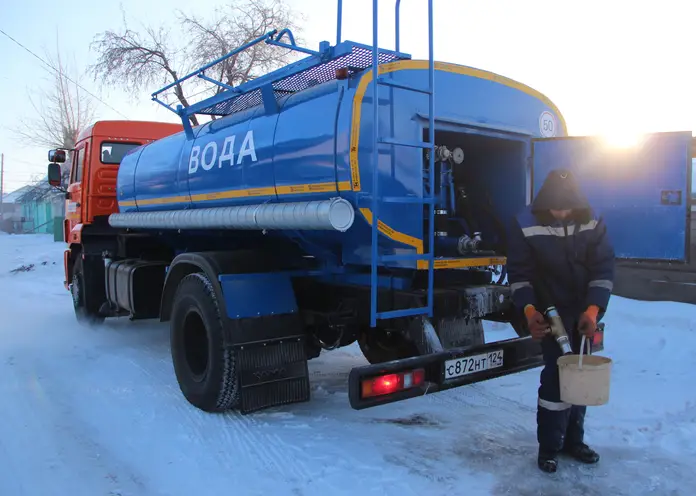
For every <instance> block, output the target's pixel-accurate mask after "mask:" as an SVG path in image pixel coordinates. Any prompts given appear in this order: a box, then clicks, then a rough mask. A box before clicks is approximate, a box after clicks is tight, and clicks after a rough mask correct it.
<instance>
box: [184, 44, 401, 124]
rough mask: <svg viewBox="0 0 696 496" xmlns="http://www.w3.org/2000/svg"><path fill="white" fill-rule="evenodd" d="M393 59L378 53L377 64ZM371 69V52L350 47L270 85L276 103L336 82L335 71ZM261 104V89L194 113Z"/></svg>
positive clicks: (218, 112) (230, 110)
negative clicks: (349, 51) (292, 95)
mask: <svg viewBox="0 0 696 496" xmlns="http://www.w3.org/2000/svg"><path fill="white" fill-rule="evenodd" d="M397 59H399V56H398V55H397V54H394V53H381V52H380V53H379V54H378V60H379V63H380V64H384V63H387V62H392V61H394V60H397ZM371 66H372V49H370V48H366V47H361V46H354V47H352V50H351V53H349V54H346V55H342V56H341V57H338V58H335V59H332V60H329V61H328V62H326V63H324V64H320V65H317V66H315V67H312V68H310V69H307V70H305V71H301V72H298V73H296V74H292V75H290V76H287V77H284V78H282V79H279V80H278V81H276V82H274V83H273V93H274V94H275V97H276V101H277V100H279V99H280V98H282V97H284V96H286V95H290V94H292V93H296V92H298V91H302V90H306V89H307V88H311V87H313V86H316V85H318V84H322V83H326V82H327V81H333V80H334V79H336V70H337V69H343V68H348V69H349V70H353V71H360V70H363V69H366V68H368V67H371ZM262 102H263V100H262V97H261V90H260V89H256V90H252V91H250V92H248V93H242V94H241V95H238V96H233V97H231V98H230V99H229V100H226V101H224V102H220V103H218V104H216V105H212V106H210V107H207V108H205V109H203V110H200V111H199V112H198V113H200V114H208V115H219V116H224V115H230V114H234V113H236V112H241V111H242V110H246V109H248V108H251V107H255V106H257V105H261V103H262Z"/></svg>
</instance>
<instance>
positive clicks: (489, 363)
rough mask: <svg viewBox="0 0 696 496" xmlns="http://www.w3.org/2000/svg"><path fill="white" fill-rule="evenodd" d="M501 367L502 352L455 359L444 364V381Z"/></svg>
mask: <svg viewBox="0 0 696 496" xmlns="http://www.w3.org/2000/svg"><path fill="white" fill-rule="evenodd" d="M502 366H503V350H495V351H489V352H488V353H481V354H480V355H474V356H468V357H464V358H455V359H453V360H447V361H446V362H445V379H452V378H454V377H461V376H463V375H468V374H475V373H476V372H483V371H484V370H491V369H497V368H498V367H502Z"/></svg>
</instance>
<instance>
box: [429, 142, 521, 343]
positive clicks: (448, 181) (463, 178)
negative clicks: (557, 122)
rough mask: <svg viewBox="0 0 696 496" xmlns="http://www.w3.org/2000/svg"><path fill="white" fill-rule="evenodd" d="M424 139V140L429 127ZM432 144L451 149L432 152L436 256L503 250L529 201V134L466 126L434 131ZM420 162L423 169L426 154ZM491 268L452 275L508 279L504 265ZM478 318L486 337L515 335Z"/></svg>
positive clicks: (470, 278) (481, 280)
mask: <svg viewBox="0 0 696 496" xmlns="http://www.w3.org/2000/svg"><path fill="white" fill-rule="evenodd" d="M424 139H426V140H427V139H428V136H427V130H426V132H425V136H424ZM435 144H436V146H437V147H446V149H447V150H448V151H449V152H450V153H451V157H449V159H448V160H444V161H440V160H439V158H443V150H442V149H439V151H438V152H436V160H435V162H436V167H435V197H436V208H435V211H436V214H438V213H439V214H440V215H436V219H438V217H439V220H436V228H435V230H436V235H435V256H436V257H440V256H442V257H460V258H461V257H463V258H471V257H490V256H505V255H507V236H506V233H507V229H508V227H509V223H510V221H511V220H512V219H513V217H514V216H515V214H517V213H518V212H519V211H520V210H521V209H523V208H524V207H525V205H526V204H527V203H528V200H529V196H530V192H531V190H530V185H531V180H530V179H531V178H530V177H529V175H530V168H529V163H530V162H529V160H530V154H531V143H530V140H529V138H528V137H525V136H521V135H514V134H509V135H507V134H504V133H499V132H496V133H487V132H485V131H484V132H479V131H477V130H470V129H462V130H461V131H449V130H446V131H445V130H438V131H436V134H435ZM444 153H445V154H446V153H447V152H444ZM424 164H425V167H426V169H427V167H428V160H427V158H426V159H425V162H424ZM448 169H449V170H448ZM453 205H454V208H452V206H453ZM445 219H446V221H445ZM495 269H496V272H493V271H491V269H490V268H488V267H478V268H471V269H463V271H465V272H466V273H467V275H466V276H464V274H461V272H462V271H459V270H457V271H454V272H457V273H459V275H458V276H454V277H456V279H458V280H466V281H467V282H469V283H474V284H481V283H484V284H486V283H489V282H493V283H503V284H504V283H506V282H507V271H506V270H505V267H504V266H498V267H496V268H495ZM447 272H450V271H447ZM462 276H464V277H462ZM481 323H482V324H483V328H484V335H485V342H494V341H501V340H505V339H510V338H514V337H518V335H517V333H516V332H515V330H514V329H513V327H512V326H511V325H510V324H507V323H503V322H491V321H485V320H484V321H483V322H481Z"/></svg>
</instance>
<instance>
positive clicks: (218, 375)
mask: <svg viewBox="0 0 696 496" xmlns="http://www.w3.org/2000/svg"><path fill="white" fill-rule="evenodd" d="M170 339H171V352H172V361H173V363H174V372H175V374H176V379H177V381H178V382H179V387H180V388H181V392H182V393H183V395H184V397H185V398H186V399H187V400H188V401H189V403H191V404H192V405H194V406H195V407H197V408H200V409H201V410H203V411H206V412H221V411H224V410H227V409H229V408H234V407H236V406H237V404H238V402H239V378H238V376H237V368H236V360H235V358H236V352H235V351H234V350H232V349H228V348H225V346H224V341H223V323H222V316H221V315H220V307H219V305H218V302H217V299H216V297H215V291H214V290H213V286H212V284H211V283H210V280H209V279H208V278H207V277H206V275H205V274H203V273H194V274H189V275H187V276H186V277H184V278H183V279H182V280H181V282H180V283H179V286H178V288H177V290H176V295H175V296H174V301H173V305H172V314H171V324H170Z"/></svg>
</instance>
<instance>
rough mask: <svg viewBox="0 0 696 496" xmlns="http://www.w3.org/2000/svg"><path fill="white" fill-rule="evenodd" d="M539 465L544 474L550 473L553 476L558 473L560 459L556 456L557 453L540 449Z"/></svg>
mask: <svg viewBox="0 0 696 496" xmlns="http://www.w3.org/2000/svg"><path fill="white" fill-rule="evenodd" d="M537 465H539V469H540V470H542V471H543V472H548V473H550V474H552V473H554V472H555V471H556V466H557V465H558V457H557V456H556V453H551V452H548V451H543V450H542V449H539V455H538V456H537Z"/></svg>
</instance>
